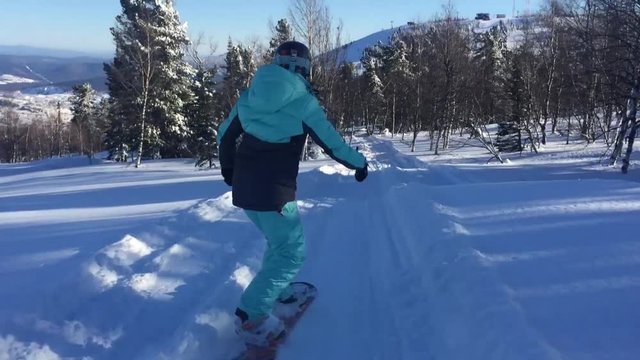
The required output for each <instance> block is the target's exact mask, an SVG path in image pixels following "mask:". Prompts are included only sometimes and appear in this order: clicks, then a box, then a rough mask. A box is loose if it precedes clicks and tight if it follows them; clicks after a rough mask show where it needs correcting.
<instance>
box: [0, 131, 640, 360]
mask: <svg viewBox="0 0 640 360" xmlns="http://www.w3.org/2000/svg"><path fill="white" fill-rule="evenodd" d="M550 139H551V144H550V145H548V146H547V147H546V148H545V149H543V150H544V152H542V153H541V154H540V155H531V154H524V155H522V156H520V155H516V156H512V157H511V158H510V163H509V164H507V165H498V164H493V163H491V164H486V160H487V159H488V155H486V154H485V153H483V152H482V151H481V150H480V149H478V148H474V147H464V148H461V149H456V151H455V152H454V151H446V152H444V153H443V155H441V156H439V157H436V156H433V155H430V154H429V153H428V152H427V151H426V150H427V149H428V143H427V140H426V137H420V141H419V143H418V145H419V146H418V150H419V151H418V152H417V153H414V154H410V153H408V146H407V145H406V144H405V143H404V142H403V141H401V139H400V138H393V139H391V138H389V137H381V138H375V137H371V138H366V139H359V140H358V139H357V140H356V142H355V143H354V145H358V146H360V148H361V149H363V151H364V153H365V154H366V155H367V157H368V158H369V160H370V164H371V167H372V170H371V173H370V177H369V178H368V179H367V181H365V182H364V183H362V184H359V183H356V182H355V181H354V180H353V173H352V172H350V171H348V170H346V169H345V168H343V167H342V166H340V165H336V164H335V163H332V162H330V161H327V160H322V161H314V162H308V163H304V164H303V165H302V169H301V174H300V177H299V193H298V196H299V202H298V203H299V207H300V208H301V210H302V213H303V223H304V226H305V233H306V237H307V242H308V247H307V261H306V263H305V266H304V267H303V269H302V271H301V273H300V274H299V279H301V280H306V281H311V282H313V283H315V284H316V285H317V286H318V288H319V290H320V296H319V297H318V299H317V300H316V302H315V303H314V304H313V306H312V307H311V308H310V309H309V310H308V312H307V314H306V315H305V317H304V318H303V319H302V320H301V321H300V323H299V324H298V327H297V328H296V330H295V332H294V333H293V334H292V336H291V337H290V339H289V341H288V342H287V344H286V345H285V346H284V347H283V349H282V352H281V354H280V356H279V359H280V360H286V359H309V360H313V359H323V360H326V359H338V360H341V359H345V360H346V359H349V360H351V359H381V360H384V359H390V360H396V359H410V360H413V359H421V360H422V359H509V360H514V359H535V360H541V359H575V360H582V359H605V358H606V359H619V360H623V359H624V360H626V359H637V358H638V357H640V341H638V334H640V331H639V330H640V329H639V328H638V324H639V322H638V321H637V320H638V319H640V308H639V307H638V306H637V303H638V300H639V299H640V246H638V243H637V241H636V237H637V236H636V235H637V223H638V222H637V219H638V218H639V216H640V169H639V167H638V165H640V163H639V162H638V161H637V159H638V156H637V155H638V153H636V154H634V158H635V159H636V161H635V162H634V167H633V169H632V171H631V172H630V173H629V174H628V175H627V176H624V175H621V174H620V173H619V170H617V169H612V168H609V167H603V166H601V165H600V163H599V160H600V158H599V155H600V154H601V152H602V151H604V149H603V148H602V147H597V146H596V147H590V148H584V145H582V144H579V143H575V144H571V145H569V146H566V145H563V144H562V140H563V139H560V138H556V137H554V136H551V138H550ZM463 140H464V139H462V138H460V139H455V140H454V141H453V142H452V144H453V145H454V147H457V146H460V144H461V143H462V141H463ZM86 161H87V160H86V159H70V160H69V159H57V160H56V161H43V162H39V163H33V164H16V165H0V243H1V244H2V252H0V359H12V360H13V359H16V360H17V359H39V360H42V359H95V360H97V359H223V360H226V359H229V358H230V357H231V355H232V354H233V353H235V352H236V351H237V350H238V349H239V348H240V347H241V344H240V343H239V341H238V340H237V338H235V336H234V334H233V331H232V321H233V316H232V314H233V310H234V308H235V306H236V303H237V301H238V298H239V296H240V293H241V291H242V289H243V288H244V287H245V286H246V285H247V283H248V282H249V281H250V279H251V277H252V276H253V274H255V272H256V271H257V269H258V267H259V264H260V259H261V256H262V251H263V249H264V240H263V239H262V237H261V235H260V233H259V232H258V231H257V230H256V229H255V228H254V226H253V225H252V224H251V223H250V222H249V221H248V220H247V218H246V217H245V216H244V214H243V213H242V212H241V211H240V210H238V209H236V208H234V207H233V206H232V205H231V194H230V192H229V188H228V187H227V186H226V185H225V184H224V182H223V181H222V178H221V176H220V173H219V171H218V170H210V171H209V170H206V171H202V170H196V169H194V167H193V165H192V163H191V162H190V161H186V160H162V161H150V162H147V163H145V164H144V165H143V167H142V168H141V169H135V168H133V167H131V166H129V165H128V164H116V163H100V164H97V165H93V166H89V165H88V164H87V163H86Z"/></svg>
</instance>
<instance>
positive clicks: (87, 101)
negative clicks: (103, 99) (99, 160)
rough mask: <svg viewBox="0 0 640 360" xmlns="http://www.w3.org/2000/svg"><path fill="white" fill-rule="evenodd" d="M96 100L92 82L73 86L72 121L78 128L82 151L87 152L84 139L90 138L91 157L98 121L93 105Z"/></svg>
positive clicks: (89, 150)
mask: <svg viewBox="0 0 640 360" xmlns="http://www.w3.org/2000/svg"><path fill="white" fill-rule="evenodd" d="M95 100H96V93H95V91H94V90H93V88H92V87H91V84H89V83H84V84H81V85H76V86H74V87H73V95H72V96H71V98H70V99H69V101H70V102H71V116H72V117H71V123H72V124H74V125H75V127H76V129H77V130H78V139H79V140H80V152H81V153H83V154H84V153H85V147H84V145H85V144H84V140H85V139H86V140H88V142H89V144H88V147H89V148H88V151H87V154H88V155H89V157H93V150H94V149H93V137H92V136H93V135H94V134H95V132H96V122H95V118H94V117H93V115H94V114H93V106H94V102H95Z"/></svg>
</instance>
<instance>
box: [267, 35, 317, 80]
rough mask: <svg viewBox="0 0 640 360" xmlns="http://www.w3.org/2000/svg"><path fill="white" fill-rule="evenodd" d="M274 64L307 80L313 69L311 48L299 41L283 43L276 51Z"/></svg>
mask: <svg viewBox="0 0 640 360" xmlns="http://www.w3.org/2000/svg"><path fill="white" fill-rule="evenodd" d="M273 63H274V64H276V65H280V66H282V67H283V68H285V69H287V70H289V71H291V72H294V73H298V74H301V75H302V76H304V77H305V78H307V77H309V71H310V69H311V59H310V57H309V48H308V47H307V46H306V45H305V44H303V43H299V42H297V41H286V42H283V43H282V44H280V46H278V48H277V49H276V54H275V56H274V57H273Z"/></svg>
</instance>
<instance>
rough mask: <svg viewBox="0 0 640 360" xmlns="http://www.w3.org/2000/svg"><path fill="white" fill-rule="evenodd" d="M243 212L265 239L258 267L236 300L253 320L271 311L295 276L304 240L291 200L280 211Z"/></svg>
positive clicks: (301, 257)
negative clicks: (264, 249)
mask: <svg viewBox="0 0 640 360" xmlns="http://www.w3.org/2000/svg"><path fill="white" fill-rule="evenodd" d="M245 212H246V214H247V216H248V217H249V219H251V221H253V223H254V224H256V226H257V227H258V228H259V229H260V231H262V233H263V234H264V236H265V238H266V239H267V249H266V251H265V253H264V257H263V259H262V267H261V269H260V271H259V272H258V273H257V274H256V276H255V277H254V278H253V281H252V282H251V284H249V286H248V287H247V289H246V290H245V291H244V293H243V294H242V297H241V299H240V309H242V310H243V311H244V312H246V313H247V314H248V315H249V321H253V320H256V319H259V318H261V317H264V316H266V315H268V314H270V313H271V309H272V307H273V304H274V303H275V301H276V299H277V298H278V297H279V296H280V295H281V292H282V291H283V290H284V289H285V288H286V287H287V286H288V285H289V282H291V280H292V279H293V278H294V277H295V276H296V274H297V273H298V270H300V267H301V266H302V263H303V262H304V259H305V243H304V234H303V232H302V223H301V222H300V214H299V213H298V205H297V204H296V202H295V201H292V202H289V203H287V204H286V205H285V206H284V207H283V208H282V211H281V212H276V211H252V210H245ZM282 295H283V296H285V297H286V294H282Z"/></svg>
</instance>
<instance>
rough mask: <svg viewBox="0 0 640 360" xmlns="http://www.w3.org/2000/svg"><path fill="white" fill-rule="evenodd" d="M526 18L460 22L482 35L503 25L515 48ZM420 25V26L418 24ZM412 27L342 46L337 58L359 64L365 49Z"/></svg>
mask: <svg viewBox="0 0 640 360" xmlns="http://www.w3.org/2000/svg"><path fill="white" fill-rule="evenodd" d="M526 19H527V18H521V17H520V18H506V19H493V20H487V21H484V20H467V19H463V20H460V23H461V24H462V25H463V26H467V27H469V29H470V30H471V31H473V32H476V33H482V32H486V31H489V30H490V29H491V28H493V27H496V26H498V25H499V24H500V23H504V24H505V26H506V27H507V32H508V33H507V35H508V39H507V40H508V43H509V46H515V45H516V44H517V43H519V42H521V41H522V31H521V30H518V29H517V28H518V26H521V25H522V24H523V22H524V21H526ZM418 25H420V24H418ZM411 29H412V25H403V26H399V27H394V28H390V29H384V30H380V31H378V32H375V33H372V34H370V35H367V36H365V37H363V38H361V39H358V40H355V41H352V42H350V43H348V44H345V45H343V46H342V47H341V48H340V50H339V51H340V53H339V54H340V55H339V56H338V59H339V62H342V61H346V62H351V63H359V62H360V59H361V58H362V55H363V54H364V51H365V49H366V48H368V47H370V46H373V45H376V44H378V43H382V44H389V43H390V42H391V38H392V37H393V35H394V34H395V33H396V32H404V31H411Z"/></svg>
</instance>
